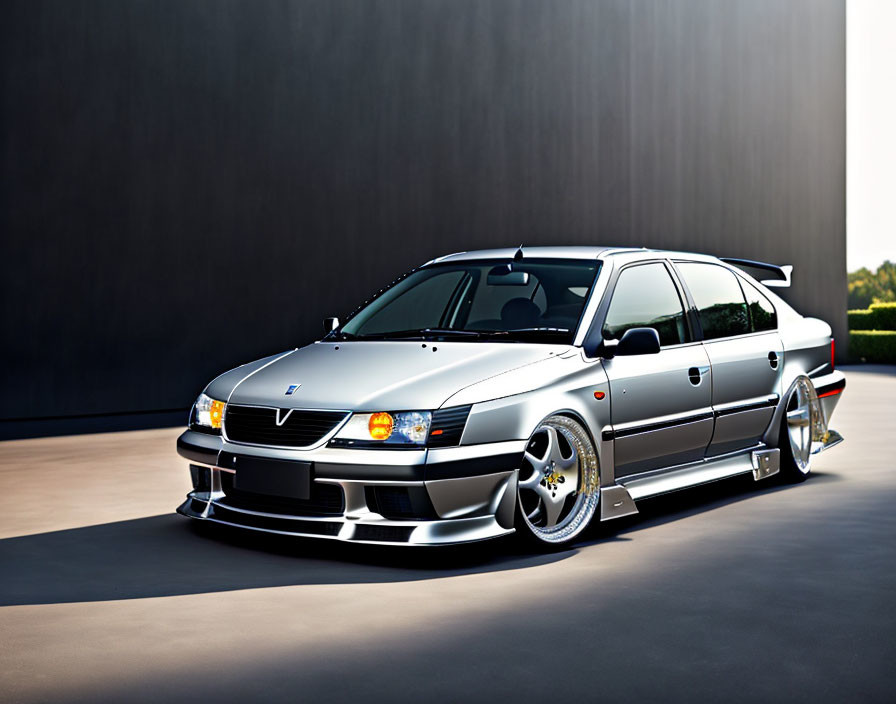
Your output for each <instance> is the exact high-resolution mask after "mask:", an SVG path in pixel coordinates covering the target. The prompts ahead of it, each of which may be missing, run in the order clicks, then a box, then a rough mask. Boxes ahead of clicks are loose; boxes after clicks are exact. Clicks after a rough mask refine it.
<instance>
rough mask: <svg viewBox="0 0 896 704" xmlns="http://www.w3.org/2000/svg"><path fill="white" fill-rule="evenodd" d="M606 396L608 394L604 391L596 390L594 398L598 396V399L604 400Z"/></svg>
mask: <svg viewBox="0 0 896 704" xmlns="http://www.w3.org/2000/svg"><path fill="white" fill-rule="evenodd" d="M604 396H606V394H605V393H604V392H603V391H595V392H594V398H596V399H597V400H598V401H603V400H604Z"/></svg>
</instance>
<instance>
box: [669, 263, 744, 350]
mask: <svg viewBox="0 0 896 704" xmlns="http://www.w3.org/2000/svg"><path fill="white" fill-rule="evenodd" d="M677 266H678V269H679V271H680V272H681V275H682V276H683V277H684V281H685V284H687V287H688V290H689V291H690V292H691V296H692V297H693V299H694V303H695V304H696V305H697V313H698V315H699V316H700V324H701V325H702V327H703V337H704V338H705V339H707V340H713V339H716V338H719V337H730V336H732V335H743V334H744V333H748V332H750V318H749V316H748V315H747V303H746V301H745V300H744V294H743V292H742V291H741V289H740V284H738V283H737V277H736V276H735V275H734V274H732V273H731V272H730V271H728V270H727V269H725V268H724V267H721V266H716V265H715V264H696V263H678V264H677Z"/></svg>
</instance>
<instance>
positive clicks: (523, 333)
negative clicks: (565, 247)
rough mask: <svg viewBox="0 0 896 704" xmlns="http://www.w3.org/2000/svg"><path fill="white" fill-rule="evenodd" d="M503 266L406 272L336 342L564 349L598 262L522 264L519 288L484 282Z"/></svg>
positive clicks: (485, 263) (471, 264) (476, 263)
mask: <svg viewBox="0 0 896 704" xmlns="http://www.w3.org/2000/svg"><path fill="white" fill-rule="evenodd" d="M509 263H510V262H508V261H507V260H500V261H499V260H471V261H466V262H456V263H450V262H446V263H444V264H435V265H431V266H428V267H424V268H422V269H419V270H418V271H415V272H413V273H412V274H411V275H410V276H408V277H407V278H405V279H404V280H402V281H400V282H398V283H397V284H395V285H394V286H392V287H390V288H388V289H387V290H386V291H384V292H383V293H382V294H381V295H379V296H378V297H377V298H376V299H374V300H373V301H372V302H371V303H370V304H369V305H367V306H366V307H364V308H362V309H361V310H360V311H358V312H357V313H356V314H355V315H353V316H352V317H351V319H350V320H349V321H348V322H347V323H346V324H345V325H344V326H343V327H342V328H341V329H340V330H338V331H337V332H335V333H333V335H334V337H337V338H338V337H339V336H342V337H343V338H357V339H363V338H365V337H366V338H374V337H376V338H378V339H384V338H389V337H393V338H401V337H404V338H407V337H411V336H413V335H415V334H424V335H432V334H433V333H432V332H431V331H432V330H433V329H436V330H438V331H439V333H438V334H439V335H442V336H445V337H449V336H451V333H455V334H454V336H453V337H452V338H451V339H457V340H458V341H465V342H466V341H474V340H476V339H484V338H485V339H494V340H525V341H530V340H531V341H544V342H566V343H571V342H572V339H573V336H574V334H575V330H576V328H577V327H578V323H579V318H580V317H581V316H582V311H583V310H584V307H585V302H586V300H587V299H588V292H589V291H590V290H591V287H592V285H593V284H594V280H595V278H596V276H597V272H598V271H599V269H600V262H598V261H595V260H573V259H569V260H565V259H523V260H521V261H514V262H513V263H512V267H513V271H514V272H524V273H525V274H527V275H528V276H527V279H528V280H527V281H526V282H525V283H515V284H513V285H508V284H507V283H501V277H500V276H495V277H493V278H492V279H491V280H490V279H489V272H491V271H492V270H493V269H495V267H506V266H507V265H508V264H509Z"/></svg>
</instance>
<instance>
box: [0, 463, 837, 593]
mask: <svg viewBox="0 0 896 704" xmlns="http://www.w3.org/2000/svg"><path fill="white" fill-rule="evenodd" d="M832 479H836V476H835V475H813V476H812V477H811V479H810V481H812V482H820V481H829V480H832ZM760 486H761V488H762V490H763V491H765V492H767V491H783V490H786V489H787V488H788V486H787V485H780V484H779V485H776V486H775V485H773V486H763V485H757V484H755V483H754V482H753V481H752V479H751V478H749V477H748V478H747V480H746V481H740V479H739V478H738V479H734V480H727V481H724V482H717V483H715V484H712V485H708V486H706V487H700V488H697V489H692V490H690V491H686V492H678V493H676V494H671V495H668V496H664V497H659V498H656V499H650V500H647V501H642V502H640V504H639V509H640V513H639V514H638V515H637V516H632V517H630V518H624V519H619V520H615V521H611V522H609V523H604V524H599V525H596V526H595V527H593V528H592V529H591V530H590V531H589V532H588V533H587V534H586V535H585V536H583V538H584V539H583V540H582V541H579V542H578V543H577V544H576V545H574V546H573V547H571V548H569V549H566V550H561V551H557V552H552V553H547V554H541V553H533V552H530V551H527V550H526V548H525V547H524V546H521V545H520V544H519V543H518V542H517V541H513V540H508V539H501V540H494V541H487V542H483V543H474V544H469V545H458V546H448V547H435V548H432V547H429V548H424V547H389V546H376V545H358V544H350V543H341V542H336V541H330V540H312V539H302V538H292V537H289V536H281V535H268V534H264V533H256V532H252V531H245V530H240V529H236V528H230V527H228V526H221V525H215V524H203V523H197V522H190V521H187V520H186V519H184V518H182V517H180V516H177V515H174V514H167V515H160V516H149V517H146V518H138V519H134V520H129V521H119V522H115V523H105V524H101V525H96V526H87V527H83V528H73V529H70V530H61V531H54V532H51V533H39V534H36V535H26V536H20V537H13V538H6V539H4V540H0V565H2V566H3V577H2V579H0V606H11V605H24V604H55V603H71V602H84V601H109V600H119V599H140V598H151V597H164V596H179V595H187V594H200V593H206V592H221V591H233V590H239V589H257V588H263V587H280V586H296V585H307V584H363V583H388V582H405V581H415V580H423V579H437V578H442V577H450V576H458V575H464V574H473V573H486V572H497V571H505V570H517V569H527V568H531V567H537V566H540V565H547V564H551V563H554V562H558V561H560V560H565V559H567V558H569V557H572V556H573V555H575V554H576V552H577V551H578V549H579V548H581V547H584V546H586V545H591V544H596V543H602V542H607V541H611V540H629V539H630V538H627V537H624V535H625V534H626V533H632V532H636V531H638V530H640V529H643V528H647V527H650V526H655V525H659V524H662V523H666V522H670V521H675V520H680V519H682V518H685V517H687V516H689V515H693V514H695V513H699V512H704V511H708V510H712V509H714V508H717V507H720V506H724V505H726V504H730V503H733V502H736V501H742V500H745V499H748V498H751V497H754V496H757V495H759V494H760V492H759V491H758V489H759V488H760Z"/></svg>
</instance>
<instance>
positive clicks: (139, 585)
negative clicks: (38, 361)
mask: <svg viewBox="0 0 896 704" xmlns="http://www.w3.org/2000/svg"><path fill="white" fill-rule="evenodd" d="M847 374H848V387H847V389H846V393H845V394H844V397H843V400H842V401H841V403H840V406H839V408H838V410H837V413H836V414H835V417H834V423H832V425H833V427H835V428H836V429H838V430H840V431H841V432H842V433H843V435H844V436H845V437H846V442H845V443H844V444H842V445H840V446H839V447H837V448H835V449H832V450H831V451H830V452H828V453H825V454H824V455H821V456H820V457H817V458H816V463H815V465H814V472H813V475H812V477H811V478H810V479H809V480H808V481H807V482H805V483H804V484H802V485H799V486H784V485H781V484H776V483H769V482H763V483H754V482H753V481H752V479H749V478H747V479H744V480H741V479H735V480H730V481H726V482H721V483H718V484H715V485H712V486H710V487H705V488H701V489H698V490H692V491H690V492H686V493H680V494H676V495H673V496H669V497H664V498H661V499H654V500H652V501H650V502H648V503H646V504H644V505H643V506H642V513H641V516H640V517H638V518H637V519H625V520H624V522H621V523H620V522H616V523H614V524H605V525H603V526H600V527H598V528H597V529H596V530H593V531H592V533H591V534H590V535H589V536H588V537H587V539H586V540H584V541H583V542H581V543H580V544H578V545H576V546H575V547H574V548H573V549H570V550H567V551H564V552H560V553H556V554H552V555H529V554H525V553H522V552H519V551H518V550H516V549H515V548H514V547H513V546H512V545H510V544H508V543H506V542H498V543H492V544H483V545H480V546H475V547H472V548H471V547H467V548H462V549H459V548H449V549H438V550H419V549H384V548H367V547H362V546H351V545H342V544H334V543H329V542H313V541H298V540H288V539H271V538H270V537H265V536H261V537H259V536H257V535H255V534H248V535H247V534H243V533H240V532H237V531H228V530H226V529H225V530H218V531H211V532H208V531H202V530H195V529H194V527H193V526H192V525H191V524H190V523H189V522H188V521H187V520H186V519H183V518H181V517H179V516H176V515H174V514H173V509H174V507H175V506H176V505H177V504H178V503H179V502H180V500H181V499H182V497H183V495H184V494H185V493H186V491H187V490H188V479H187V471H186V466H185V464H184V463H183V462H182V461H181V460H180V459H179V458H178V457H177V456H176V454H175V451H174V440H175V438H176V436H177V434H178V432H179V430H177V429H171V430H151V431H139V432H124V433H109V434H105V435H89V436H77V437H59V438H47V439H39V440H17V441H10V442H4V443H0V701H4V702H16V701H23V702H33V701H54V702H60V701H64V702H68V701H84V702H96V701H109V702H122V701H152V702H155V701H187V700H190V701H200V700H201V701H205V700H210V701H214V700H218V701H256V700H263V701H279V700H282V701H300V702H304V701H314V700H318V701H328V702H329V701H348V700H353V701H364V702H370V701H374V702H375V701H390V702H396V701H422V700H425V701H427V702H443V701H444V702H458V701H501V700H506V701H511V700H516V701H524V702H527V701H533V702H535V701H537V702H551V701H553V702H564V701H597V700H601V701H619V700H627V701H655V700H663V701H683V702H684V701H687V702H691V701H751V702H753V701H762V702H775V701H788V702H803V701H805V702H818V701H864V702H871V701H879V702H884V701H886V702H892V701H894V699H896V665H894V662H896V510H894V509H896V460H894V455H893V446H894V441H896V400H894V399H896V368H882V367H877V368H874V367H865V368H852V369H850V370H848V372H847Z"/></svg>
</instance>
